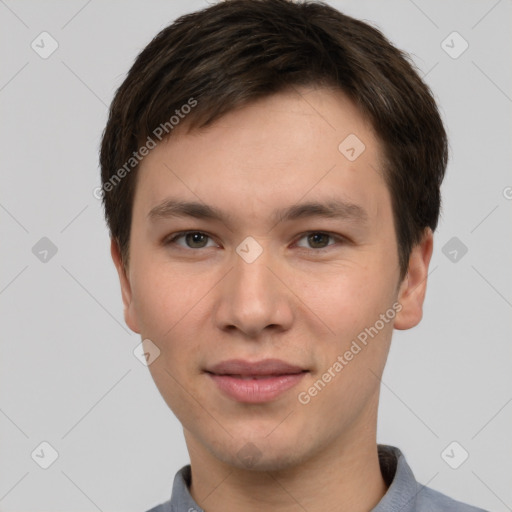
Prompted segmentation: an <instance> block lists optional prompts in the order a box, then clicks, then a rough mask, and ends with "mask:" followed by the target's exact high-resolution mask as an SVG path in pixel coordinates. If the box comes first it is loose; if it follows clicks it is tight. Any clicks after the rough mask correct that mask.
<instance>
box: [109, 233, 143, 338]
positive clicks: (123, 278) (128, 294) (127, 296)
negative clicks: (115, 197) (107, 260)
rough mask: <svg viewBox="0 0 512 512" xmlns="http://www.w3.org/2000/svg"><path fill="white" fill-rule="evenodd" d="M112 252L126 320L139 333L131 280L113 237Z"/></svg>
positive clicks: (111, 241)
mask: <svg viewBox="0 0 512 512" xmlns="http://www.w3.org/2000/svg"><path fill="white" fill-rule="evenodd" d="M110 254H111V255H112V261H113V262H114V265H115V267H116V270H117V274H118V276H119V283H120V285H121V296H122V299H123V305H124V320H125V322H126V324H127V325H128V327H129V328H130V329H131V330H132V331H134V332H136V333H138V334H139V333H140V330H139V327H138V324H137V319H136V315H135V311H134V304H133V295H132V289H131V284H130V280H129V278H128V276H127V273H126V268H125V266H124V264H123V260H122V256H121V251H120V249H119V244H118V243H117V241H116V240H114V239H113V238H112V239H111V240H110Z"/></svg>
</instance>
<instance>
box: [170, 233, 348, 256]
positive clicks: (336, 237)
mask: <svg viewBox="0 0 512 512" xmlns="http://www.w3.org/2000/svg"><path fill="white" fill-rule="evenodd" d="M189 234H200V235H206V236H207V237H208V238H209V239H213V237H212V236H211V235H209V234H208V233H206V232H204V231H180V232H179V233H175V234H174V235H172V236H171V237H167V238H166V239H164V241H163V244H164V245H165V246H169V245H176V240H178V239H179V238H182V237H185V236H186V235H189ZM309 235H326V236H328V237H330V238H331V239H333V240H335V241H337V242H338V243H346V242H347V241H348V240H347V239H346V238H345V237H342V236H341V235H335V234H333V233H329V232H328V231H306V232H305V233H301V234H300V236H299V238H297V241H299V240H302V238H304V237H307V236H309ZM333 245H335V244H328V245H327V246H326V247H321V248H319V249H315V248H309V247H299V248H300V249H307V250H311V251H314V252H316V253H318V252H323V251H326V250H329V248H330V247H332V246H333ZM180 248H181V249H189V250H191V251H194V250H196V251H197V250H199V249H208V247H198V248H193V247H180Z"/></svg>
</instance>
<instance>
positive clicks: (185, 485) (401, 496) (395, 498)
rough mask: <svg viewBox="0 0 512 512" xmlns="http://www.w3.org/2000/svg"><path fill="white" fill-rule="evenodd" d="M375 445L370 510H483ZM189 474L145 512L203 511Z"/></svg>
mask: <svg viewBox="0 0 512 512" xmlns="http://www.w3.org/2000/svg"><path fill="white" fill-rule="evenodd" d="M378 447H379V462H380V469H381V472H382V476H383V478H384V480H385V482H386V484H387V485H388V490H387V492H386V494H385V495H384V496H383V497H382V499H381V500H380V501H379V503H378V504H377V506H376V507H375V508H373V509H372V510H371V511H370V512H486V511H484V510H483V509H481V508H477V507H472V506H471V505H467V504H465V503H462V502H460V501H456V500H453V499H452V498H449V497H448V496H446V495H444V494H441V493H440V492H438V491H435V490H433V489H430V488H429V487H426V486H424V485H421V484H420V483H418V482H417V481H416V478H415V477H414V475H413V473H412V471H411V468H410V467H409V465H408V464H407V462H406V460H405V457H404V455H403V454H402V452H401V451H400V450H399V449H398V448H395V447H394V446H387V445H379V446H378ZM190 476H191V472H190V465H187V466H183V467H182V468H181V469H180V470H179V471H178V472H177V473H176V476H175V477H174V483H173V486H172V494H171V499H170V500H168V501H166V502H165V503H162V504H161V505H158V506H156V507H154V508H152V509H151V510H149V511H148V512H204V511H203V509H202V508H200V507H199V505H198V504H197V503H196V502H195V501H194V499H193V498H192V496H191V495H190V492H189V485H190Z"/></svg>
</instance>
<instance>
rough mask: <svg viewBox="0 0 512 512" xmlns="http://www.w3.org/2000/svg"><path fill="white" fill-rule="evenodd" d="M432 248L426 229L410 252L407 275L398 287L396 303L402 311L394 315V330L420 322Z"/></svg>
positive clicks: (431, 240)
mask: <svg viewBox="0 0 512 512" xmlns="http://www.w3.org/2000/svg"><path fill="white" fill-rule="evenodd" d="M433 246H434V242H433V234H432V230H431V229H430V228H426V229H425V231H424V234H423V237H422V239H421V241H420V242H419V243H418V244H417V245H416V246H414V247H413V249H412V251H411V255H410V257H409V267H408V270H407V275H406V276H405V278H404V280H403V281H402V284H401V285H400V290H399V292H398V302H399V303H400V304H401V305H402V309H401V310H400V312H399V313H398V314H397V315H396V318H395V324H394V327H395V329H410V328H411V327H414V326H416V325H418V324H419V323H420V321H421V318H422V316H423V302H424V300H425V294H426V291H427V277H428V267H429V264H430V259H431V257H432V250H433Z"/></svg>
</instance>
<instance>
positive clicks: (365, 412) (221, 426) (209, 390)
mask: <svg viewBox="0 0 512 512" xmlns="http://www.w3.org/2000/svg"><path fill="white" fill-rule="evenodd" d="M185 122H186V121H185ZM349 134H356V135H357V137H358V138H359V139H360V140H361V141H363V142H364V144H365V146H366V149H365V150H364V152H363V153H362V154H361V155H360V156H359V157H358V158H357V159H356V160H355V161H353V162H351V161H349V160H348V159H347V158H346V157H345V156H344V155H343V154H342V153H341V152H340V151H339V150H338V145H339V144H340V142H341V141H343V140H344V139H345V138H346V137H347V136H348V135H349ZM381 155H382V149H381V147H380V143H379V141H378V139H377V137H376V136H375V134H374V133H373V130H372V127H371V126H370V125H369V124H368V123H367V122H366V121H365V120H364V119H363V118H362V116H361V114H360V113H359V111H358V110H357V109H356V107H355V106H354V105H353V104H352V103H351V102H350V101H349V100H348V99H347V98H346V97H345V96H344V94H343V93H342V92H340V91H333V90H329V89H325V88H307V89H306V88H300V89H296V90H292V91H287V92H283V93H279V94H276V95H273V96H270V97H266V98H264V99H261V100H258V101H256V102H254V103H251V104H250V105H248V106H244V107H243V108H240V109H237V110H236V111H233V112H230V113H228V114H226V115H225V116H223V117H222V118H221V119H219V120H218V121H216V122H215V123H213V124H212V125H210V126H209V127H207V128H205V129H201V130H195V131H191V132H190V133H186V132H185V131H184V130H183V129H182V130H181V131H176V133H173V135H172V137H170V138H169V139H167V140H166V141H164V142H162V143H160V145H158V146H157V147H156V148H155V149H153V150H152V151H151V152H150V154H149V155H148V156H147V157H145V159H144V160H143V161H142V163H141V167H140V169H139V171H138V177H137V185H136V193H135V198H134V209H133V218H132V227H131V239H130V246H129V255H130V260H129V265H128V266H127V268H125V266H124V265H123V262H122V260H121V257H120V254H119V249H118V247H117V244H116V243H115V242H114V241H113V242H112V257H113V260H114V263H115V265H116V268H117V270H118V273H119V278H120V283H121V290H122V297H123V302H124V308H125V309H124V314H125V319H126V322H127V324H128V326H129V327H130V328H131V329H132V330H133V331H135V332H136V333H140V335H141V337H142V339H150V340H152V341H153V343H154V344H155V345H156V346H157V347H158V348H159V349H160V351H161V353H160V356H159V357H158V358H157V359H156V360H155V361H154V362H153V363H152V364H150V366H149V369H150V372H151V374H152V377H153V379H154V380H155V383H156V385H157V387H158V389H159V390H160V393H161V394H162V397H163V398H164V400H165V401H166V403H167V404H168V406H169V407H170V408H171V409H172V411H173V412H174V413H175V415H176V416H177V418H178V419H179V421H180V422H181V423H182V425H183V429H184V434H185V439H186V443H187V447H188V451H189V454H190V460H191V467H192V484H191V487H190V492H191V494H192V497H193V498H194V499H195V500H196V502H197V503H198V504H199V505H200V506H201V507H202V508H204V509H205V510H207V511H208V512H221V511H222V512H226V511H234V510H245V511H248V512H250V511H256V510H258V511H259V510H262V509H264V510H265V509H266V510H275V511H290V512H291V511H299V510H300V511H303V510H304V509H306V510H308V511H309V512H316V511H325V510H351V511H356V512H357V511H368V510H370V509H372V508H373V507H374V506H376V504H377V503H378V502H379V501H380V499H381V498H382V496H383V495H384V494H385V492H386V490H387V488H386V485H385V482H384V481H383V478H382V475H381V472H380V467H379V461H378V456H377V444H376V425H377V408H378V401H379V389H380V377H381V375H382V372H383V369H384V365H385V362H386V358H387V354H388V351H389V346H390V342H391V336H392V331H393V328H396V329H409V328H411V327H413V326H415V325H416V324H418V322H419V321H420V320H421V317H422V306H423V300H424V296H425V290H426V282H427V273H428V266H429V262H430V258H431V254H432V243H433V242H432V232H431V231H430V230H429V229H426V230H425V234H424V237H423V239H422V241H421V243H420V244H418V245H417V246H415V247H414V249H413V251H412V253H411V256H410V262H409V268H408V274H407V276H406V277H405V278H404V279H403V280H402V281H400V279H399V277H400V275H399V267H398V250H397V241H396V234H395V230H394V224H393V216H392V208H391V198H390V194H389V191H388V189H387V187H386V184H385V182H384V180H383V177H382V171H381V164H380V158H381ZM169 197H172V198H176V199H180V200H190V201H200V202H202V203H206V204H208V205H212V206H216V207H218V208H220V209H222V210H224V211H225V213H226V215H227V218H226V219H225V221H224V222H223V221H218V220H211V219H197V218H191V217H171V218H159V219H157V220H151V219H149V218H148V212H149V211H150V210H151V209H152V208H154V207H155V206H156V205H158V204H159V203H161V202H162V201H164V200H165V199H167V198H169ZM333 197H334V198H338V199H343V200H344V201H348V202H350V203H353V204H357V205H359V206H360V207H361V208H363V209H364V210H365V211H366V213H367V218H366V221H365V222H357V221H355V220H353V219H352V220H349V219H343V218H341V219H340V218H323V217H319V216H311V217H308V218H301V219H296V220H292V221H281V222H276V220H275V219H274V218H273V217H272V213H273V211H274V209H278V208H283V207H286V206H291V205H295V204H298V203H302V202H305V201H311V200H315V201H320V202H324V201H325V200H326V199H330V198H333ZM181 231H200V232H203V233H205V234H206V235H208V236H206V237H204V238H199V242H198V241H197V239H196V240H194V239H192V240H190V239H187V238H185V237H181V238H178V239H177V240H176V241H175V242H174V244H167V245H166V244H165V241H166V240H168V239H169V238H170V235H173V234H177V233H179V232H181ZM319 231H320V232H321V233H327V234H333V235H335V236H340V237H343V238H340V239H337V238H336V237H333V238H329V237H322V236H320V240H319V241H318V238H316V239H315V238H314V239H313V240H311V237H309V238H308V235H310V234H312V233H311V232H313V234H314V233H316V232H319ZM247 236H251V237H253V238H254V239H255V240H256V241H257V242H258V243H259V245H260V246H261V248H262V250H263V252H262V253H261V255H260V256H259V257H258V258H257V259H256V260H255V261H254V262H252V263H250V264H249V263H247V262H246V261H244V260H243V259H242V258H241V257H240V256H239V255H238V254H237V252H236V251H235V249H236V248H237V246H238V245H239V244H240V243H241V242H242V241H243V240H244V239H245V238H246V237H247ZM315 240H316V245H315ZM187 242H188V243H187ZM397 302H398V303H399V304H400V305H401V310H400V312H399V313H397V314H396V316H395V318H394V319H393V320H391V321H389V322H388V323H386V324H385V325H384V328H382V329H381V330H380V331H379V333H378V335H376V336H375V337H374V338H373V339H370V341H369V342H368V344H367V346H365V347H364V348H363V349H362V350H361V351H360V352H359V353H358V354H357V355H355V356H354V357H353V359H352V360H351V361H349V362H348V364H347V365H346V366H344V368H343V370H342V371H341V372H340V373H339V374H337V375H336V377H334V378H332V380H331V381H330V382H329V383H328V384H327V385H326V386H325V387H324V388H323V389H322V390H321V391H320V392H319V393H318V394H317V395H316V396H314V397H312V398H311V400H310V402H309V403H307V404H302V403H300V402H299V401H298V399H297V395H298V393H299V392H301V391H307V390H308V389H309V388H310V387H311V386H312V385H313V383H314V382H315V381H317V380H318V379H319V378H321V376H322V374H324V373H325V372H326V371H327V369H328V368H329V367H332V365H333V363H334V362H335V361H336V360H337V357H338V356H339V355H343V354H344V353H345V352H346V351H347V350H348V349H349V347H350V344H351V342H352V340H354V339H356V337H357V335H358V334H359V333H361V332H362V331H364V329H365V328H367V327H370V326H373V325H374V324H375V322H376V321H377V320H378V319H379V315H380V314H382V313H385V312H386V310H388V309H389V308H391V307H392V305H393V304H394V303H397ZM231 358H241V359H245V360H249V361H259V360H262V359H266V358H278V359H282V360H284V361H287V362H289V363H292V364H296V365H298V366H300V367H302V368H304V369H307V370H309V372H308V373H307V374H306V375H305V376H304V378H303V379H302V381H301V382H300V383H299V384H298V385H297V386H296V387H294V388H292V389H290V390H288V391H286V392H284V393H283V394H281V395H280V396H278V397H277V398H275V399H273V400H272V401H270V402H266V403H263V404H248V403H240V402H236V401H234V400H232V399H231V398H229V397H227V396H225V395H224V394H223V393H222V392H221V391H220V390H219V389H218V388H217V387H216V385H215V384H214V383H213V382H212V380H211V378H210V377H209V376H208V375H207V374H206V373H204V369H205V368H206V367H207V366H208V365H213V364H215V363H218V362H220V361H224V360H227V359H231ZM248 443H252V444H248ZM244 447H245V450H253V452H252V453H253V454H255V455H254V460H253V465H251V466H250V467H249V466H248V464H247V462H246V461H244V460H242V459H241V458H240V457H239V455H238V453H239V451H240V450H241V449H244Z"/></svg>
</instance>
